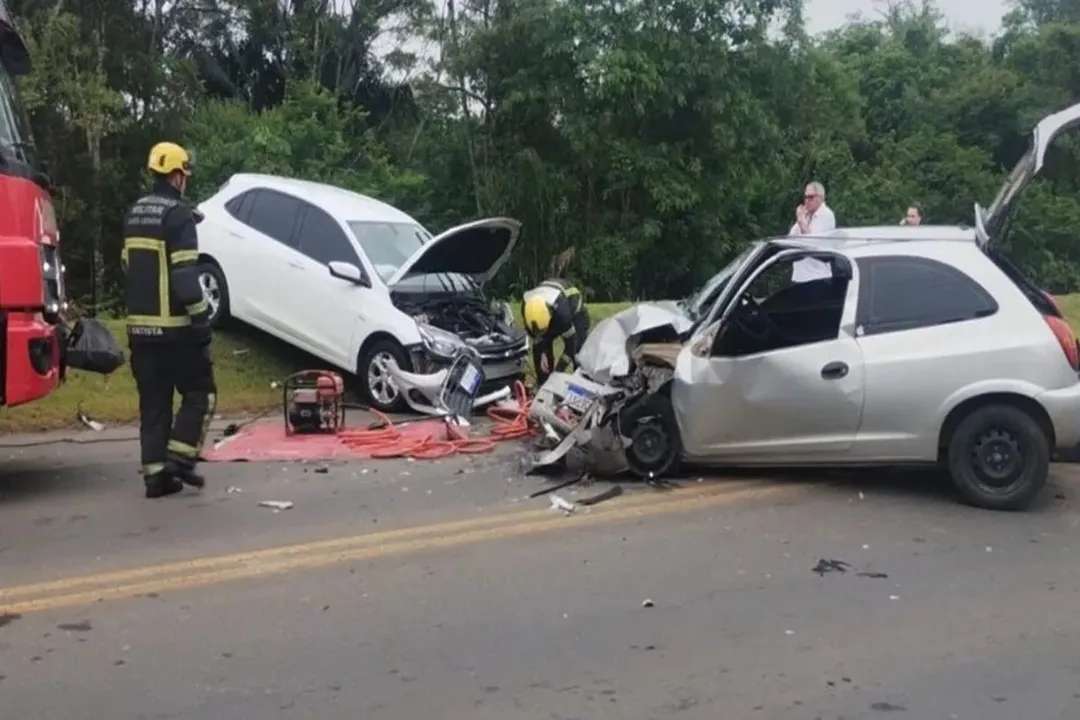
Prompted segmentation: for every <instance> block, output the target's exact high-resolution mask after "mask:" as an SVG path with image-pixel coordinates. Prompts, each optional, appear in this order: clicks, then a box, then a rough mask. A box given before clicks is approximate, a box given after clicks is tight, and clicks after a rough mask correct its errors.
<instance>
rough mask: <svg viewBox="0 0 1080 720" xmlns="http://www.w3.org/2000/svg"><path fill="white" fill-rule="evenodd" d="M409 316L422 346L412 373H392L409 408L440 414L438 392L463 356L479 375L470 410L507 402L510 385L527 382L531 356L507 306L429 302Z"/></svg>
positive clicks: (461, 300) (415, 351)
mask: <svg viewBox="0 0 1080 720" xmlns="http://www.w3.org/2000/svg"><path fill="white" fill-rule="evenodd" d="M416 310H417V311H416V312H415V314H413V315H412V317H413V319H414V320H415V321H416V323H417V328H418V330H419V331H420V338H421V342H420V343H419V344H418V345H414V346H412V347H410V348H408V350H409V355H410V357H409V360H410V362H411V364H412V371H411V372H410V371H406V370H403V369H401V368H391V372H392V373H393V376H394V381H395V383H396V384H397V386H398V388H399V389H401V390H402V392H403V393H404V396H405V399H406V402H408V404H409V407H410V408H412V409H413V410H414V411H416V412H419V413H424V414H427V415H443V414H445V410H444V409H443V408H442V407H440V400H439V398H440V393H442V392H443V390H444V388H445V387H446V381H447V377H448V375H449V374H451V373H452V372H453V368H454V366H455V364H456V363H459V362H460V361H461V359H462V358H463V357H469V358H471V359H472V361H473V362H474V363H475V364H477V367H478V369H480V370H481V371H482V375H481V378H480V385H479V387H478V389H477V390H476V396H475V400H474V405H475V406H476V407H483V406H486V405H490V404H491V403H494V402H498V401H499V400H503V399H506V398H508V397H510V396H511V394H512V392H513V386H514V383H516V382H518V381H520V380H522V379H523V378H524V377H525V361H526V356H527V355H528V351H529V344H528V340H527V338H526V336H525V334H524V333H523V332H521V331H520V330H518V329H516V328H515V327H514V326H513V317H512V315H511V313H510V307H509V305H508V304H507V303H494V304H487V303H484V302H483V301H480V300H479V299H476V298H471V297H452V298H444V299H440V300H430V301H428V302H426V303H424V304H423V307H422V309H421V308H416Z"/></svg>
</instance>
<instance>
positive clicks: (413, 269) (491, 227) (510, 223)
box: [386, 217, 521, 286]
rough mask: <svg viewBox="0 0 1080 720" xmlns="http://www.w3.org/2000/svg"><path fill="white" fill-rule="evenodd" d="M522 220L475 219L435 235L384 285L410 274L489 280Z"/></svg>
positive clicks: (502, 261) (507, 252)
mask: <svg viewBox="0 0 1080 720" xmlns="http://www.w3.org/2000/svg"><path fill="white" fill-rule="evenodd" d="M520 233H521V223H519V222H518V221H517V220H511V219H510V218H503V217H496V218H488V219H486V220H474V221H473V222H470V223H465V224H464V225H458V226H457V227H454V228H450V229H449V230H447V231H446V232H444V233H441V234H439V235H436V236H435V237H434V238H432V239H431V240H430V241H428V242H426V243H424V245H423V246H422V247H421V248H420V249H419V250H417V251H416V252H415V253H413V255H412V257H410V258H409V259H408V260H406V261H405V263H404V264H403V265H402V266H401V267H400V268H398V270H397V272H395V273H394V274H393V275H392V276H391V277H390V279H389V280H387V282H386V284H387V285H391V286H393V285H396V284H397V283H399V282H401V280H402V279H403V278H406V277H408V276H410V275H426V274H429V273H459V274H461V275H468V276H470V277H472V278H474V279H475V280H476V281H477V282H479V283H484V282H487V281H488V280H490V279H491V278H492V277H493V276H494V275H495V273H497V272H498V271H499V268H501V267H502V266H503V264H505V263H506V261H507V259H509V257H510V253H511V252H512V251H513V249H514V245H516V244H517V239H518V235H519V234H520Z"/></svg>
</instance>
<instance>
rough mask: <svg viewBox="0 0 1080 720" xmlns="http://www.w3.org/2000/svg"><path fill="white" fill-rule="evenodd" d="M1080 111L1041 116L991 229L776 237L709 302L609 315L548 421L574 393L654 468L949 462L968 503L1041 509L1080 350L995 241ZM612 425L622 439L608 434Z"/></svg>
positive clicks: (725, 278) (1071, 407) (1078, 426)
mask: <svg viewBox="0 0 1080 720" xmlns="http://www.w3.org/2000/svg"><path fill="white" fill-rule="evenodd" d="M1078 121H1080V106H1077V107H1075V108H1070V109H1069V110H1066V111H1064V112H1062V113H1058V114H1057V115H1055V116H1051V118H1048V119H1047V120H1044V121H1043V122H1042V123H1040V125H1039V128H1038V129H1036V131H1035V138H1034V141H1033V143H1032V148H1031V151H1030V152H1029V154H1028V155H1027V156H1026V157H1025V159H1024V161H1022V164H1021V166H1020V168H1019V169H1018V170H1017V171H1016V172H1014V173H1013V175H1012V176H1011V177H1010V179H1009V181H1008V183H1007V184H1006V187H1005V188H1004V189H1003V190H1002V192H1001V194H999V196H998V199H997V200H995V202H994V204H992V205H991V207H990V208H989V209H988V210H984V209H983V208H981V207H979V206H976V208H975V227H974V228H963V227H933V226H922V227H897V226H889V227H864V228H847V229H843V230H838V231H835V232H832V233H829V234H828V235H824V236H820V237H800V238H777V239H772V240H767V241H760V242H757V243H755V244H753V245H752V246H751V247H750V248H749V249H748V250H747V252H745V253H743V255H742V256H740V257H739V258H737V259H736V261H735V262H734V263H732V265H731V266H729V267H728V268H725V270H724V271H722V272H721V273H720V274H718V276H717V277H720V278H721V281H720V282H717V283H712V284H711V285H710V287H711V290H710V296H709V297H707V298H700V297H698V298H695V299H694V301H693V302H692V303H690V304H689V305H683V306H682V307H681V309H680V308H673V307H671V306H666V307H663V308H661V307H659V306H653V308H652V309H651V310H650V312H652V316H651V317H652V321H651V322H645V323H640V322H639V323H637V324H636V325H635V322H636V319H640V318H641V317H643V316H644V315H645V314H646V313H643V308H641V307H635V308H631V309H629V310H627V311H624V312H623V313H622V314H620V315H617V316H615V317H613V318H610V319H608V320H605V321H603V322H601V323H599V324H598V325H597V327H596V328H595V330H594V331H593V333H592V334H591V336H590V338H589V340H588V341H587V342H586V345H585V347H584V348H583V350H582V352H581V355H580V357H581V361H582V370H580V371H579V372H578V374H577V375H576V376H558V377H554V378H553V379H552V380H551V381H549V383H548V384H547V385H546V386H545V389H544V391H542V393H541V395H542V396H543V397H542V398H541V399H540V401H539V403H538V406H537V407H538V409H537V410H536V411H535V412H537V413H539V414H540V415H541V416H543V417H542V419H545V420H547V421H551V420H553V418H555V417H559V418H563V419H564V420H565V418H566V417H567V416H566V415H565V413H564V414H562V415H559V414H558V412H559V408H558V406H559V405H560V403H564V402H568V398H569V396H570V395H573V397H572V398H569V399H570V400H574V401H575V402H576V407H577V408H578V410H580V411H582V414H584V411H586V410H587V409H591V405H589V403H585V404H583V403H582V401H583V400H588V401H589V402H595V404H596V406H597V410H595V411H593V412H592V413H591V414H590V415H589V419H588V420H587V421H586V422H585V423H581V426H580V427H578V428H576V431H575V432H574V434H575V435H576V436H577V440H578V441H579V442H580V443H581V444H583V445H587V444H589V443H592V444H593V446H594V449H596V448H597V447H598V446H599V445H603V446H604V447H606V448H609V449H610V448H616V449H617V450H618V452H619V453H621V454H622V455H624V456H625V464H626V465H627V466H628V467H629V468H630V469H631V470H632V471H634V472H635V473H637V474H639V475H642V476H644V477H651V476H656V475H661V474H664V473H668V472H671V470H672V468H673V467H674V465H675V464H676V463H680V462H681V463H691V464H707V465H729V466H784V465H788V466H812V465H819V466H820V465H848V466H852V465H881V464H888V465H893V464H924V463H940V464H941V465H943V466H945V467H946V468H947V469H948V471H949V473H950V475H951V476H952V478H953V480H954V481H955V483H956V486H957V487H958V488H959V490H960V491H961V493H962V494H963V496H964V497H965V499H966V500H967V501H968V502H970V503H972V504H974V505H978V506H981V507H986V508H994V509H1020V508H1024V507H1026V506H1027V505H1029V504H1030V503H1031V501H1032V500H1033V499H1034V498H1035V496H1036V495H1037V494H1038V493H1039V491H1040V490H1041V488H1042V487H1043V486H1044V485H1045V483H1046V479H1047V475H1048V472H1049V463H1050V460H1051V457H1052V454H1053V452H1054V450H1055V449H1056V448H1070V447H1072V446H1074V445H1076V444H1077V443H1080V382H1078V357H1077V350H1078V349H1077V341H1076V338H1075V337H1074V336H1073V334H1072V332H1071V330H1070V329H1069V327H1068V324H1067V323H1066V322H1065V320H1064V318H1063V317H1062V313H1061V311H1060V310H1059V308H1058V307H1057V305H1056V303H1055V302H1054V300H1053V298H1052V297H1050V296H1049V295H1048V294H1046V293H1044V292H1043V291H1041V290H1040V289H1039V288H1038V287H1036V286H1035V285H1033V284H1032V283H1031V282H1030V281H1028V280H1027V279H1026V278H1025V277H1024V276H1023V275H1022V274H1021V273H1020V272H1019V271H1018V270H1017V269H1016V268H1015V267H1014V266H1013V265H1012V264H1010V263H1009V261H1008V260H1007V259H1006V258H1005V257H1004V256H1003V255H1001V254H1000V253H999V252H998V251H997V250H996V248H995V243H994V242H993V240H994V239H995V237H996V236H997V235H998V234H1000V232H1001V228H1002V221H1003V219H1004V217H1005V216H1006V214H1008V213H1010V212H1011V210H1012V208H1013V206H1014V205H1015V201H1016V199H1017V198H1018V197H1019V194H1020V191H1021V190H1022V189H1023V187H1024V186H1026V185H1027V184H1028V183H1030V182H1031V180H1032V178H1033V177H1034V176H1035V174H1036V173H1037V171H1038V169H1039V168H1040V167H1041V165H1042V159H1043V156H1044V154H1045V151H1046V146H1047V145H1048V144H1049V143H1050V142H1051V141H1052V140H1053V138H1054V137H1055V136H1056V135H1057V133H1058V132H1060V131H1061V130H1063V129H1065V128H1067V127H1070V126H1072V125H1073V124H1076V123H1077V122H1078ZM808 263H809V264H811V265H813V266H814V269H815V270H816V272H817V274H816V276H815V277H814V279H810V280H806V279H805V278H806V273H805V272H802V270H803V269H804V268H805V266H806V265H807V264H808ZM796 278H797V280H796ZM662 313H668V315H669V316H670V317H669V321H660V320H658V318H660V317H661V314H662ZM680 314H681V317H680ZM665 324H666V330H667V336H665V335H664V329H665ZM620 338H621V339H622V343H621V347H620V341H619V340H620ZM626 340H629V341H630V342H629V344H627V343H626ZM627 348H629V349H630V350H629V352H628V350H627ZM620 359H621V360H623V361H624V362H623V363H621V367H620V362H618V361H619V360H620ZM613 361H614V362H613ZM597 398H599V400H598V399H597ZM571 405H573V403H571ZM587 405H588V408H587V407H586V406H587ZM601 405H602V406H603V407H602V408H600V406H601ZM545 414H546V415H545ZM605 429H606V431H607V433H608V434H609V435H611V434H614V435H615V436H617V437H618V440H619V441H618V442H606V443H604V442H602V441H603V438H604V432H605Z"/></svg>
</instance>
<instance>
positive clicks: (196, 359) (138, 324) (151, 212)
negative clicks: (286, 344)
mask: <svg viewBox="0 0 1080 720" xmlns="http://www.w3.org/2000/svg"><path fill="white" fill-rule="evenodd" d="M195 218H196V215H195V212H194V210H193V209H192V208H191V207H190V206H189V205H188V204H187V203H186V202H185V201H184V199H183V197H182V196H181V194H180V193H179V192H177V191H176V190H175V189H173V188H172V186H170V185H168V184H167V183H165V182H164V181H159V182H158V184H157V185H156V186H155V187H154V190H153V192H152V193H151V194H149V195H147V196H146V197H143V198H140V199H139V200H138V201H137V202H136V203H135V204H134V205H133V206H132V208H131V210H130V211H129V212H128V215H127V220H126V222H125V225H124V248H123V251H122V252H123V255H122V264H123V267H124V271H125V277H126V286H125V292H124V299H125V304H126V306H127V332H128V341H129V344H130V347H131V361H130V365H131V371H132V374H133V375H134V376H135V384H136V387H137V388H138V391H139V423H140V427H139V440H140V445H141V451H142V452H141V455H142V464H143V473H144V475H147V476H156V475H158V474H159V473H162V472H169V470H168V463H173V464H175V465H176V466H177V467H182V468H190V467H193V466H194V464H195V462H196V461H197V460H198V457H199V453H200V451H201V449H202V445H203V442H204V441H205V439H206V430H207V427H208V425H209V422H210V418H211V417H212V415H213V412H214V405H215V400H216V392H217V388H216V385H215V383H214V370H213V362H212V360H211V358H210V347H209V343H210V338H211V331H210V325H209V322H208V320H209V312H210V311H209V307H208V306H207V302H206V300H205V299H204V297H203V292H202V288H201V287H200V285H199V275H198V270H197V267H196V266H197V262H198V256H199V250H198V236H197V234H196V230H195V223H196V219H195ZM175 392H179V393H180V397H181V401H180V408H179V410H178V411H177V413H176V418H175V424H174V422H173V420H174V419H173V413H172V403H173V394H174V393H175Z"/></svg>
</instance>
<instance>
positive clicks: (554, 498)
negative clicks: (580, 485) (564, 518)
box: [548, 493, 577, 515]
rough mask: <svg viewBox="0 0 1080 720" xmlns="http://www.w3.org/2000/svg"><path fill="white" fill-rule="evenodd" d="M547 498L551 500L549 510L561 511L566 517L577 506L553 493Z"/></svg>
mask: <svg viewBox="0 0 1080 720" xmlns="http://www.w3.org/2000/svg"><path fill="white" fill-rule="evenodd" d="M548 497H549V498H550V499H551V509H552V510H562V511H563V512H565V513H566V514H567V515H569V514H570V513H572V512H574V510H576V509H577V506H576V505H574V503H572V502H570V501H569V500H566V499H565V498H561V497H559V496H558V495H556V494H554V493H552V494H551V495H549V496H548Z"/></svg>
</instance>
